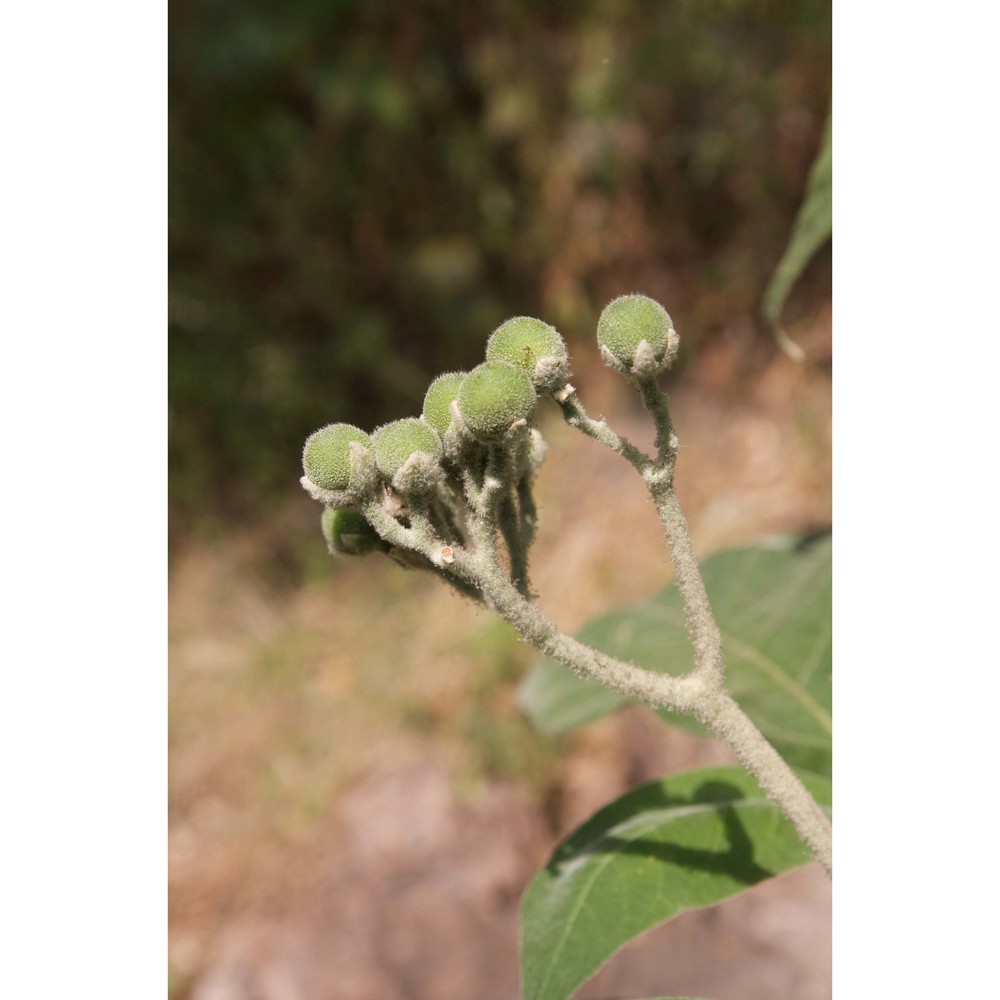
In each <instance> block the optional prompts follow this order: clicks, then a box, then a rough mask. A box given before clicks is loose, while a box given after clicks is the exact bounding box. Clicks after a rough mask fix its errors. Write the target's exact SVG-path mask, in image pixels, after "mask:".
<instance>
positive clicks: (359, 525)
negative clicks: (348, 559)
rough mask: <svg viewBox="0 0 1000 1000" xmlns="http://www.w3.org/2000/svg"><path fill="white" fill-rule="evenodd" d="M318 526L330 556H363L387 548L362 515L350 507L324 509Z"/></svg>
mask: <svg viewBox="0 0 1000 1000" xmlns="http://www.w3.org/2000/svg"><path fill="white" fill-rule="evenodd" d="M320 525H321V527H322V529H323V537H324V538H325V539H326V545H327V548H328V549H329V550H330V554H331V555H332V554H333V553H334V552H340V553H341V554H342V555H345V556H363V555H367V554H368V553H369V552H384V551H385V550H386V549H387V548H388V546H387V545H386V544H385V542H383V541H382V539H381V538H379V536H378V535H377V534H376V532H375V529H374V528H373V527H372V526H371V525H370V524H369V523H368V521H367V520H366V519H365V516H364V514H362V513H361V511H359V510H354V509H353V508H351V507H346V508H344V509H343V510H335V509H334V508H333V507H325V508H324V509H323V517H322V519H321V521H320Z"/></svg>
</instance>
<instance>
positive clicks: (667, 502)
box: [484, 376, 833, 873]
mask: <svg viewBox="0 0 1000 1000" xmlns="http://www.w3.org/2000/svg"><path fill="white" fill-rule="evenodd" d="M636 387H637V388H638V390H639V395H640V397H641V399H642V403H643V406H644V407H645V409H646V410H647V411H648V413H649V414H650V416H651V417H652V418H653V422H654V424H655V425H656V450H657V456H656V458H655V459H652V458H650V457H649V456H648V455H645V454H643V453H642V452H640V451H638V449H637V448H635V446H634V445H632V444H631V442H629V441H628V440H627V439H625V438H623V437H621V436H619V435H618V434H616V433H615V432H614V431H612V430H611V428H610V427H608V425H607V424H606V422H605V421H603V420H601V421H594V420H591V419H590V418H589V417H587V415H586V411H585V410H584V409H583V404H582V403H580V401H579V399H578V398H577V396H576V394H575V392H572V393H570V394H567V396H566V398H565V399H564V400H563V401H562V402H561V403H560V406H561V407H562V410H563V415H564V417H565V418H566V421H567V422H568V423H569V424H570V425H571V426H573V427H576V428H577V429H579V430H581V431H582V432H583V433H584V434H586V435H587V436H588V437H592V438H594V439H595V440H597V441H600V442H601V443H602V444H605V445H607V447H609V448H611V449H612V450H613V451H615V452H617V453H618V454H619V455H621V456H622V457H623V458H624V459H626V461H628V462H629V463H630V464H631V465H632V466H634V467H635V469H636V470H637V471H638V472H639V474H640V475H641V476H642V478H643V481H644V482H645V483H646V486H647V488H648V490H649V492H650V495H651V496H652V498H653V501H654V503H655V504H656V512H657V514H658V515H659V518H660V522H661V524H662V525H663V530H664V533H665V534H666V538H667V546H668V548H669V550H670V557H671V561H672V562H673V564H674V569H675V570H676V573H677V586H678V589H679V590H680V593H681V597H682V598H683V602H684V617H685V622H686V625H687V632H688V636H689V638H690V640H691V645H692V648H693V650H694V669H693V670H692V671H691V672H690V673H689V674H687V675H685V676H684V677H681V678H671V679H672V680H674V681H675V682H678V683H685V682H687V683H688V684H689V685H691V686H692V687H693V690H694V691H695V698H694V701H693V703H692V704H689V705H687V706H686V707H682V708H678V709H676V710H678V711H684V712H687V713H689V714H692V715H694V716H695V717H696V718H698V719H700V720H701V721H702V722H703V723H704V724H705V725H706V726H708V728H709V729H710V730H711V731H712V732H713V733H714V734H715V735H716V736H717V737H718V738H719V739H721V740H723V741H724V742H725V743H726V744H727V745H728V746H729V747H730V749H731V750H732V751H733V752H734V753H735V754H736V756H737V758H738V759H739V760H740V762H741V763H742V764H743V765H744V766H745V767H746V768H747V770H748V771H750V773H751V774H752V775H753V776H754V777H755V778H756V779H757V781H758V782H759V783H760V786H761V788H762V789H763V790H764V792H766V793H767V795H768V796H770V798H771V799H772V800H773V801H774V802H775V803H776V804H777V805H778V806H779V807H780V808H781V810H782V811H783V812H784V813H785V815H786V816H787V817H788V819H789V820H790V822H791V823H792V824H793V826H794V827H795V829H796V831H797V832H798V834H799V836H800V837H802V839H803V841H804V842H805V843H806V844H808V846H809V848H810V849H811V850H812V852H813V854H814V855H815V857H816V858H817V860H818V861H819V862H820V864H822V865H823V867H824V868H825V869H826V870H827V872H828V873H830V872H832V867H833V829H832V827H831V825H830V821H829V819H828V818H827V816H826V814H825V813H824V812H823V811H822V810H821V809H820V807H819V806H818V805H817V804H816V802H815V800H814V799H813V797H812V796H811V795H810V794H809V792H808V791H807V790H806V788H805V786H804V785H803V784H802V782H801V781H799V779H798V778H797V777H796V776H795V774H794V772H793V771H792V769H791V768H790V767H789V766H788V764H787V763H786V762H785V760H784V758H782V757H781V755H780V754H779V753H778V752H777V751H776V750H775V749H774V747H772V746H771V744H770V743H768V742H767V740H766V739H765V738H764V736H763V735H762V734H761V732H760V730H759V729H757V727H756V726H755V725H754V724H753V722H751V721H750V719H749V718H748V717H747V716H746V715H745V714H744V712H743V710H742V709H741V708H740V707H739V705H737V704H736V702H735V701H733V699H732V697H731V696H730V695H729V694H728V692H727V691H726V690H725V688H724V682H725V667H724V663H723V657H722V637H721V634H720V632H719V627H718V625H717V624H716V621H715V616H714V614H713V613H712V607H711V604H710V603H709V600H708V594H707V593H706V591H705V584H704V581H703V580H702V578H701V571H700V569H699V568H698V560H697V558H696V557H695V554H694V548H693V546H692V544H691V537H690V535H689V534H688V527H687V521H686V519H685V517H684V513H683V511H682V510H681V507H680V504H679V503H678V501H677V495H676V493H675V492H674V488H673V474H674V465H675V462H676V458H677V450H678V446H679V445H678V441H677V436H676V434H675V433H674V430H673V423H672V421H671V419H670V410H669V407H668V403H667V397H666V395H665V394H664V393H663V392H661V391H660V388H659V386H658V385H657V383H656V378H655V376H646V377H643V378H640V379H638V380H637V383H636ZM484 592H485V588H484ZM491 603H493V605H494V607H497V604H496V602H495V601H494V600H492V599H491ZM567 648H568V647H567ZM569 651H570V652H573V651H572V650H569ZM549 655H552V656H553V657H554V658H555V659H559V656H557V655H556V654H555V653H550V654H549ZM562 662H566V660H562ZM570 666H573V665H572V664H570ZM573 669H574V670H577V672H578V673H580V672H581V671H580V670H578V669H577V667H575V666H573ZM655 676H658V677H662V676H664V675H655ZM597 679H599V680H602V681H603V683H605V684H607V685H608V686H609V687H613V688H615V690H619V691H622V693H624V691H623V689H622V688H621V687H618V686H617V685H616V683H614V682H613V675H612V672H610V671H609V672H608V674H607V676H606V677H605V678H603V679H602V678H597ZM668 693H670V692H667V691H666V690H664V691H662V692H660V691H657V692H655V694H656V695H665V694H668ZM684 693H685V694H689V693H690V692H689V691H685V692H684ZM644 700H646V701H648V702H649V703H650V704H654V705H661V706H664V707H670V708H674V707H675V706H674V705H668V704H666V703H665V702H663V701H658V700H656V699H655V698H652V699H650V698H646V699H644Z"/></svg>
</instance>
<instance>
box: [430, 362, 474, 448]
mask: <svg viewBox="0 0 1000 1000" xmlns="http://www.w3.org/2000/svg"><path fill="white" fill-rule="evenodd" d="M464 378H465V372H446V373H445V374H444V375H438V377H437V378H436V379H434V381H433V382H431V384H430V387H429V388H428V390H427V395H426V396H424V409H423V414H424V420H426V421H427V423H429V424H430V425H431V427H433V428H434V430H436V431H437V432H438V434H440V435H442V436H444V432H445V431H446V430H448V427H449V425H450V424H451V404H452V403H453V402H454V400H455V399H456V398H457V397H458V389H459V386H460V385H461V384H462V379H464Z"/></svg>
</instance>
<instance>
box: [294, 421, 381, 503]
mask: <svg viewBox="0 0 1000 1000" xmlns="http://www.w3.org/2000/svg"><path fill="white" fill-rule="evenodd" d="M352 441H357V442H358V444H363V445H365V446H366V447H371V443H372V440H371V438H370V437H369V436H368V435H367V434H366V433H365V432H364V431H363V430H361V428H360V427H355V426H354V425H353V424H328V425H327V426H326V427H321V428H320V429H319V430H318V431H316V432H315V433H313V434H310V435H309V437H308V438H307V439H306V445H305V448H303V449H302V468H303V469H304V470H305V474H306V476H307V477H308V478H309V479H310V481H311V482H312V483H313V484H314V485H316V486H318V487H319V488H320V489H323V490H330V491H333V492H337V491H341V490H346V489H347V486H348V483H349V482H350V478H351V452H350V449H349V447H348V445H350V443H351V442H352Z"/></svg>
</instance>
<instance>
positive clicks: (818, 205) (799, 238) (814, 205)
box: [764, 117, 833, 361]
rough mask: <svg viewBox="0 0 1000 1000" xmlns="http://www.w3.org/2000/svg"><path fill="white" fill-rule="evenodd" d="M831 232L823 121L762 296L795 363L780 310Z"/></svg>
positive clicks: (828, 137) (828, 144)
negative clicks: (788, 228) (786, 236)
mask: <svg viewBox="0 0 1000 1000" xmlns="http://www.w3.org/2000/svg"><path fill="white" fill-rule="evenodd" d="M832 232H833V139H832V132H831V124H830V118H829V117H827V120H826V128H825V130H824V132H823V142H822V144H821V145H820V148H819V152H818V153H817V154H816V159H815V160H813V165H812V170H811V171H810V173H809V182H808V184H807V186H806V196H805V200H804V201H803V202H802V207H801V208H800V209H799V214H798V215H797V216H796V218H795V224H794V226H793V227H792V235H791V238H790V239H789V241H788V246H787V247H786V248H785V253H784V255H783V256H782V258H781V260H780V261H779V262H778V267H777V269H776V270H775V272H774V275H773V277H772V278H771V283H770V284H769V285H768V286H767V291H766V292H765V293H764V316H765V318H766V319H767V321H768V322H769V323H770V324H771V329H772V330H773V331H774V335H775V337H776V338H777V340H778V343H779V344H781V346H782V348H783V349H784V350H785V351H786V352H787V353H788V354H790V355H791V356H792V357H794V358H796V359H797V360H800V361H801V360H802V359H803V358H804V357H805V355H804V353H803V351H802V348H801V347H799V345H798V344H796V343H794V342H793V341H792V340H791V339H789V337H788V335H787V334H786V333H785V331H784V330H783V329H782V326H781V309H782V307H783V306H784V304H785V300H786V299H787V298H788V293H789V292H791V290H792V286H793V285H794V284H795V282H796V281H797V280H798V278H799V275H801V274H802V272H803V270H805V266H806V264H808V263H809V261H810V259H811V258H812V255H813V254H814V253H815V252H816V251H817V250H818V249H819V248H820V246H822V244H823V243H825V242H826V240H827V239H829V237H830V234H831V233H832Z"/></svg>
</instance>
